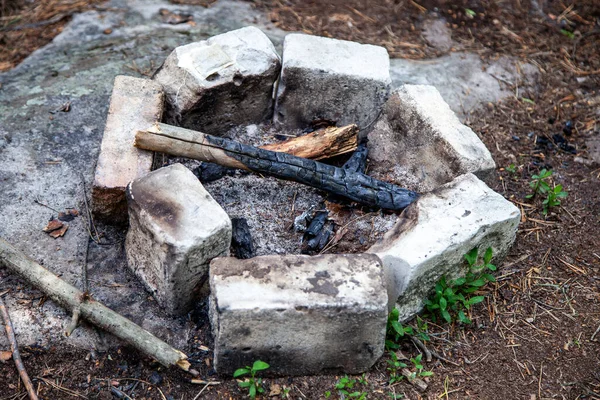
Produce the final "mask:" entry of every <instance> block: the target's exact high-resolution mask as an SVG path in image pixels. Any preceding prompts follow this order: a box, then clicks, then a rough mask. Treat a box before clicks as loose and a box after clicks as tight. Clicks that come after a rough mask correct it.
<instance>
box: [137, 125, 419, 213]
mask: <svg viewBox="0 0 600 400" xmlns="http://www.w3.org/2000/svg"><path fill="white" fill-rule="evenodd" d="M134 145H135V146H136V147H139V148H142V149H146V150H152V151H160V152H164V153H168V154H172V155H175V156H182V157H189V158H194V159H197V160H201V161H208V162H214V163H216V164H220V165H224V166H228V167H234V168H241V169H245V170H250V171H254V172H258V173H261V174H267V175H271V176H274V177H277V178H281V179H286V180H292V181H295V182H299V183H303V184H305V185H308V186H312V187H314V188H317V189H320V190H324V191H326V192H329V193H333V194H336V195H339V196H343V197H346V198H348V199H350V200H353V201H356V202H358V203H361V204H364V205H368V206H376V207H380V208H383V209H386V210H392V211H398V210H403V209H404V208H406V207H407V206H408V205H409V204H411V203H412V202H413V201H415V200H416V199H417V198H418V196H419V195H418V194H417V193H415V192H413V191H410V190H408V189H403V188H401V187H399V186H396V185H393V184H391V183H388V182H383V181H380V180H377V179H374V178H372V177H370V176H368V175H365V174H363V173H361V172H354V171H351V170H349V169H348V170H347V169H344V168H339V167H334V166H332V165H327V164H323V163H320V162H318V161H314V160H308V159H305V158H300V157H296V156H293V155H290V154H286V153H278V152H273V151H269V150H264V149H260V148H258V147H254V146H249V145H245V144H242V143H239V142H236V141H233V140H229V139H224V138H221V137H216V136H211V135H207V134H204V133H201V132H197V131H192V130H189V129H184V128H179V127H176V126H171V125H167V124H162V123H157V124H155V125H154V126H153V127H152V128H150V129H148V130H146V131H138V132H137V134H136V138H135V143H134Z"/></svg>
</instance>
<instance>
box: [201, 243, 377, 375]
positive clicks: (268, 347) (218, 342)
mask: <svg viewBox="0 0 600 400" xmlns="http://www.w3.org/2000/svg"><path fill="white" fill-rule="evenodd" d="M210 289H211V297H210V320H211V324H212V329H213V334H214V337H215V350H214V352H215V361H214V362H215V368H216V370H217V372H218V373H220V374H223V375H225V376H231V374H232V373H233V372H234V371H235V370H236V369H237V368H240V367H243V366H245V365H251V364H252V362H253V361H255V360H257V359H260V360H263V361H265V362H267V363H269V364H270V365H271V368H270V369H269V371H268V372H269V373H271V374H274V375H309V374H333V373H337V372H342V371H343V372H345V373H353V374H357V373H360V372H363V371H366V370H367V369H369V368H370V367H371V366H372V365H373V364H374V363H375V361H377V359H378V358H379V357H380V356H381V355H382V353H383V347H384V341H385V328H386V322H387V293H386V290H385V285H384V282H383V271H382V267H381V261H380V260H379V259H378V258H377V257H376V256H374V255H372V254H352V255H341V254H327V255H321V256H314V257H310V256H303V255H285V256H278V255H277V256H262V257H255V258H251V259H248V260H238V259H236V258H218V259H215V260H213V261H212V263H211V266H210Z"/></svg>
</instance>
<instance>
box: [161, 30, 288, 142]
mask: <svg viewBox="0 0 600 400" xmlns="http://www.w3.org/2000/svg"><path fill="white" fill-rule="evenodd" d="M280 68H281V62H280V58H279V55H278V54H277V52H276V51H275V47H274V46H273V43H271V41H270V40H269V38H267V36H266V35H265V34H264V33H262V31H260V30H259V29H257V28H255V27H246V28H242V29H237V30H234V31H230V32H227V33H223V34H221V35H217V36H213V37H211V38H210V39H208V40H203V41H201V42H196V43H191V44H188V45H185V46H180V47H177V48H176V49H175V50H173V52H172V53H171V54H170V55H169V56H168V57H167V59H166V60H165V62H164V64H163V66H162V67H161V68H160V69H159V70H158V71H157V73H156V75H155V76H154V78H153V79H154V80H156V81H157V82H159V83H160V84H162V85H163V87H164V90H165V93H166V96H167V114H166V122H167V123H170V124H174V125H179V126H182V127H184V128H188V129H195V130H199V131H202V132H205V133H211V134H218V133H223V132H226V131H227V130H228V129H229V128H230V127H232V126H234V125H240V124H245V125H247V124H251V123H258V122H261V121H263V120H265V119H267V118H269V117H270V116H271V114H272V111H273V107H272V106H273V85H274V83H275V81H276V80H277V77H278V76H279V71H280Z"/></svg>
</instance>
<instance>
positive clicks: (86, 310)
mask: <svg viewBox="0 0 600 400" xmlns="http://www.w3.org/2000/svg"><path fill="white" fill-rule="evenodd" d="M0 264H3V265H5V266H6V267H7V268H8V269H9V270H11V271H13V272H16V273H17V274H19V275H20V276H21V277H22V278H24V279H25V280H26V281H28V282H29V283H30V284H31V285H33V286H35V287H36V288H38V289H39V290H41V291H42V292H44V293H46V294H47V295H48V296H49V297H50V298H52V299H53V300H54V301H56V302H57V303H59V304H61V305H63V306H64V307H65V308H67V309H68V310H70V311H71V312H72V313H74V314H75V313H76V310H79V314H80V316H81V317H82V318H85V319H86V320H88V321H89V322H91V323H92V324H94V325H96V326H98V327H100V328H102V329H104V330H105V331H107V332H109V333H112V334H113V335H115V336H116V337H118V338H119V339H122V340H124V341H125V342H127V343H128V344H130V345H132V346H133V347H135V348H136V349H138V350H139V351H141V352H142V353H144V354H146V355H147V356H150V357H152V358H154V359H156V360H157V361H158V362H160V363H161V364H163V365H165V366H172V365H177V366H178V367H179V368H181V369H183V370H184V371H188V370H189V367H190V363H189V362H188V361H187V356H186V355H185V354H183V353H182V352H181V351H179V350H176V349H174V348H173V347H171V346H169V345H168V344H167V343H165V342H163V341H162V340H160V339H159V338H157V337H156V336H154V335H152V334H151V333H150V332H148V331H146V330H145V329H142V328H141V327H140V326H138V325H136V324H134V323H133V322H131V321H130V320H128V319H127V318H125V317H123V316H121V315H119V314H118V313H116V312H114V311H113V310H111V309H110V308H108V307H106V306H105V305H103V304H101V303H99V302H97V301H95V300H94V299H92V298H91V297H89V296H86V295H85V294H84V292H82V291H80V290H79V289H77V288H75V287H74V286H71V285H70V284H68V283H67V282H65V281H63V280H62V279H60V278H59V277H58V276H56V275H54V274H53V273H52V272H50V271H48V270H47V269H46V268H44V267H42V266H41V265H39V264H38V263H36V262H35V261H33V260H31V259H30V258H28V257H27V256H25V255H24V254H23V253H21V252H20V251H19V250H17V249H15V248H14V247H13V246H11V245H10V244H9V243H8V242H6V241H5V240H3V239H1V238H0Z"/></svg>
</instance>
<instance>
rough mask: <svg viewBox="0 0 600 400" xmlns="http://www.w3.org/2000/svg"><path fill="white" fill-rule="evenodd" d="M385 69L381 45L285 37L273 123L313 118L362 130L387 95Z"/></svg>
mask: <svg viewBox="0 0 600 400" xmlns="http://www.w3.org/2000/svg"><path fill="white" fill-rule="evenodd" d="M389 68H390V60H389V56H388V53H387V50H386V49H385V48H383V47H379V46H372V45H369V44H359V43H355V42H348V41H345V40H337V39H329V38H324V37H318V36H310V35H303V34H289V35H287V36H286V37H285V40H284V43H283V66H282V70H281V79H280V82H279V87H278V90H277V102H276V105H275V114H274V118H275V121H276V122H278V123H280V124H282V125H284V126H285V127H287V128H291V129H295V128H306V127H307V126H308V125H309V124H310V123H311V122H312V121H314V120H318V119H327V120H332V121H336V122H337V125H338V126H342V125H346V124H352V123H354V124H357V125H358V126H359V127H360V128H364V127H366V126H367V125H369V124H370V123H372V122H374V121H375V120H376V119H377V116H378V115H379V111H380V109H381V106H382V105H383V103H384V102H385V101H386V99H387V97H388V94H389V90H390V84H391V79H390V71H389Z"/></svg>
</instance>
